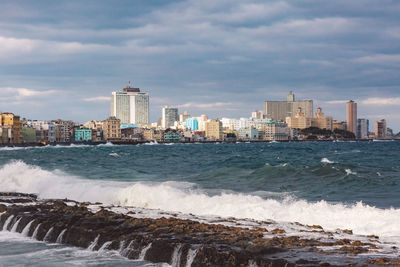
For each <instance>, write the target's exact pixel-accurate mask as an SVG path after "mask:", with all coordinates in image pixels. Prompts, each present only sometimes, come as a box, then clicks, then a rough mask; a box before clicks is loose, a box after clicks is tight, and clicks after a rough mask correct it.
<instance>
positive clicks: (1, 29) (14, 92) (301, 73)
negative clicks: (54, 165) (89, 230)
mask: <svg viewBox="0 0 400 267" xmlns="http://www.w3.org/2000/svg"><path fill="white" fill-rule="evenodd" d="M399 14H400V3H399V1H397V0H393V1H389V0H374V1H372V0H363V1H359V0H352V1H348V0H335V1H317V0H296V1H252V0H249V1H246V0H242V1H234V0H229V1H228V0H212V1H209V0H204V1H198V0H188V1H157V0H146V1H130V0H126V1H124V0H120V1H118V0H113V1H100V0H86V1H74V0H69V1H53V0H39V1H30V0H27V1H22V0H13V1H11V0H10V1H1V2H0V111H3V112H5V111H8V112H14V113H16V114H19V115H21V117H26V118H29V119H57V118H62V119H71V120H74V121H78V122H81V123H83V122H86V121H88V120H92V119H97V120H103V119H105V118H106V117H108V116H109V115H110V95H111V92H112V91H116V90H121V89H122V88H124V87H125V86H126V85H127V84H128V81H131V83H132V84H133V86H134V87H139V88H140V89H141V90H142V91H145V92H148V93H149V95H150V119H151V121H157V119H158V118H159V117H161V108H162V106H165V105H172V106H176V107H178V108H179V111H180V112H183V111H184V110H187V111H188V112H189V113H190V114H191V115H193V116H199V115H200V114H208V115H209V117H211V118H222V117H230V118H240V117H250V115H251V112H252V111H255V110H262V109H263V103H264V101H265V100H284V99H286V94H287V93H288V92H289V91H293V92H294V93H295V94H296V98H297V99H313V100H314V109H316V107H322V109H323V111H324V113H325V114H326V115H330V116H333V117H334V119H337V120H345V119H346V105H345V103H346V101H348V100H350V99H352V100H354V101H356V102H357V103H358V117H359V118H367V119H370V120H371V123H370V124H372V125H373V122H374V121H375V120H378V119H382V118H386V119H387V122H388V126H389V127H391V128H393V129H394V130H395V132H398V131H400V72H399V71H400V16H399ZM370 130H373V129H372V127H371V129H370Z"/></svg>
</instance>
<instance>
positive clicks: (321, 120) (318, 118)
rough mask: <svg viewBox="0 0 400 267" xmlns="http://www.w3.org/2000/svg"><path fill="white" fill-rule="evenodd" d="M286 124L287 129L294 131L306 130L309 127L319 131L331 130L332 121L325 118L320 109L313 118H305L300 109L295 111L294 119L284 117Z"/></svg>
mask: <svg viewBox="0 0 400 267" xmlns="http://www.w3.org/2000/svg"><path fill="white" fill-rule="evenodd" d="M286 123H287V124H288V127H289V128H294V129H306V128H309V127H317V128H320V129H327V130H331V131H332V130H333V119H332V117H325V115H324V113H323V112H322V109H321V108H318V109H317V113H316V114H315V118H307V117H305V116H304V113H303V112H302V110H301V107H299V108H298V109H297V113H296V116H295V117H294V118H291V117H286Z"/></svg>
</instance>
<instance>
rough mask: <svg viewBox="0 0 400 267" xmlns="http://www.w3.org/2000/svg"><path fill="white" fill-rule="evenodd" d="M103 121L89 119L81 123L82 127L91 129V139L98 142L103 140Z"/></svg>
mask: <svg viewBox="0 0 400 267" xmlns="http://www.w3.org/2000/svg"><path fill="white" fill-rule="evenodd" d="M103 124H104V123H103V122H102V121H97V120H91V121H88V122H86V123H85V124H83V127H85V128H88V129H91V130H92V141H94V142H99V141H102V140H103Z"/></svg>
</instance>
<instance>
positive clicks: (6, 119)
mask: <svg viewBox="0 0 400 267" xmlns="http://www.w3.org/2000/svg"><path fill="white" fill-rule="evenodd" d="M0 125H1V126H2V128H5V129H7V128H9V129H11V135H9V136H8V139H9V141H8V142H9V143H17V144H18V143H21V122H20V117H19V116H17V115H14V114H13V113H1V114H0Z"/></svg>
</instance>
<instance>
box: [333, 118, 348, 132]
mask: <svg viewBox="0 0 400 267" xmlns="http://www.w3.org/2000/svg"><path fill="white" fill-rule="evenodd" d="M332 127H333V130H335V129H338V130H346V129H347V122H345V121H336V120H334V121H333V122H332Z"/></svg>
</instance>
